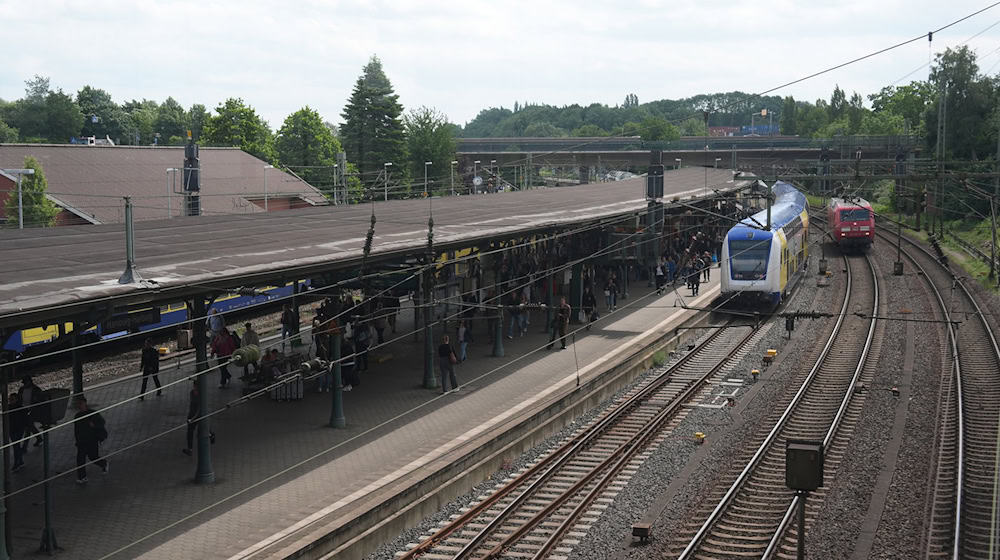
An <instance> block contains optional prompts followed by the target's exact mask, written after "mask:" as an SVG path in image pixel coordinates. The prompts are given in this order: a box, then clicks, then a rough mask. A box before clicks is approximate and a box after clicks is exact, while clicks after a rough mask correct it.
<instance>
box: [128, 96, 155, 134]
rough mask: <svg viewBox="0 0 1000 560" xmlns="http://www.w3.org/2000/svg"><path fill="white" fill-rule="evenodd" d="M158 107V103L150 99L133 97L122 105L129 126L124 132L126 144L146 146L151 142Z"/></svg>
mask: <svg viewBox="0 0 1000 560" xmlns="http://www.w3.org/2000/svg"><path fill="white" fill-rule="evenodd" d="M158 109H159V105H158V104H157V103H156V101H153V100H151V99H143V100H142V101H137V100H135V99H133V100H131V101H127V102H125V103H124V104H123V105H122V110H123V111H125V113H126V114H127V115H128V118H129V128H128V129H127V130H126V132H125V137H126V138H127V139H128V140H127V142H126V143H127V144H136V145H139V146H148V145H150V144H152V143H153V138H154V136H153V135H154V134H155V132H156V130H155V129H156V115H157V113H158V111H157V110H158Z"/></svg>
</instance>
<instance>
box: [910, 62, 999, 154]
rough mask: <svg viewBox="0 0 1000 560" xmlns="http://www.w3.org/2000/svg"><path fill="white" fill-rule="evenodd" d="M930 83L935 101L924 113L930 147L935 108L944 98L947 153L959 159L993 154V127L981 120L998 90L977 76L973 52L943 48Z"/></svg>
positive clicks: (934, 129) (934, 132)
mask: <svg viewBox="0 0 1000 560" xmlns="http://www.w3.org/2000/svg"><path fill="white" fill-rule="evenodd" d="M931 83H932V84H933V86H934V95H935V99H934V101H933V103H932V104H931V105H930V106H929V107H928V109H927V112H926V113H925V115H926V116H925V119H926V123H927V141H928V146H929V148H931V149H933V148H934V147H935V146H936V144H937V141H938V138H937V137H938V134H937V124H938V105H939V103H940V100H941V99H942V98H944V99H945V100H946V101H945V105H944V110H945V115H946V116H945V127H946V129H947V130H946V137H945V140H946V142H945V146H946V150H947V152H948V153H949V154H951V155H952V156H954V157H957V158H962V159H965V158H969V159H979V158H981V157H983V156H985V155H987V154H992V153H993V152H994V151H995V150H996V135H995V131H994V126H993V124H992V123H990V122H989V120H988V119H986V118H984V117H985V116H986V115H989V114H991V113H992V112H993V108H994V107H995V106H996V101H995V99H996V94H997V87H996V84H995V81H994V80H991V79H988V78H983V77H981V76H980V75H979V65H978V64H977V63H976V54H975V52H974V51H972V50H970V49H969V48H968V47H966V46H962V47H959V48H958V49H954V50H952V49H945V52H943V53H940V54H938V55H937V57H936V60H935V63H934V66H933V67H932V69H931ZM991 138H992V140H991ZM932 153H933V152H932Z"/></svg>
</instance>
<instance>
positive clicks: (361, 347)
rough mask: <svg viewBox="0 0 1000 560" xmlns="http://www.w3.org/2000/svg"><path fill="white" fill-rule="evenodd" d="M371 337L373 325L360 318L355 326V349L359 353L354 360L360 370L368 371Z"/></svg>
mask: <svg viewBox="0 0 1000 560" xmlns="http://www.w3.org/2000/svg"><path fill="white" fill-rule="evenodd" d="M371 339H372V333H371V325H369V324H368V322H367V321H365V320H359V321H358V322H357V323H356V324H355V327H354V351H355V352H357V354H358V355H357V359H355V360H354V361H355V363H356V366H355V367H356V368H357V370H358V372H363V371H368V347H369V345H370V344H371Z"/></svg>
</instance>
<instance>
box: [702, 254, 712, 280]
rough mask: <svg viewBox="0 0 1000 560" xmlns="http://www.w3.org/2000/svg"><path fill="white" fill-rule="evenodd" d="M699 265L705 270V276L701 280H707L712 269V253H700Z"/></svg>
mask: <svg viewBox="0 0 1000 560" xmlns="http://www.w3.org/2000/svg"><path fill="white" fill-rule="evenodd" d="M701 265H702V270H704V271H705V277H704V278H702V280H703V281H705V282H708V281H709V279H710V274H709V273H710V272H711V270H712V254H711V253H709V252H708V251H705V252H704V253H703V254H702V255H701Z"/></svg>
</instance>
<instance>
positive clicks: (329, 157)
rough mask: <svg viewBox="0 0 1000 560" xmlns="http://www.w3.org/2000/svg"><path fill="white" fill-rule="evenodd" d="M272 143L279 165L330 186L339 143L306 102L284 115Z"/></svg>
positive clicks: (308, 179)
mask: <svg viewBox="0 0 1000 560" xmlns="http://www.w3.org/2000/svg"><path fill="white" fill-rule="evenodd" d="M274 144H275V148H276V149H277V152H278V161H280V162H281V164H282V165H284V166H287V167H289V168H291V170H292V171H294V172H295V174H296V175H298V176H299V177H301V178H302V179H303V180H304V181H306V182H307V183H309V184H311V185H313V186H315V187H320V186H326V187H329V188H332V187H333V185H334V179H335V177H336V174H335V172H334V169H333V166H334V164H336V163H337V154H338V153H339V152H340V151H341V147H340V142H338V141H337V139H336V138H334V137H333V134H332V133H331V132H330V129H329V128H327V127H326V126H325V125H324V124H323V119H321V118H320V116H319V113H317V112H316V111H314V110H313V109H310V108H309V106H306V107H303V108H301V109H299V110H298V111H296V112H294V113H292V114H291V115H288V117H286V118H285V122H284V123H283V124H282V125H281V128H280V129H279V130H278V134H277V137H276V138H275V142H274ZM324 190H327V189H324ZM331 192H332V191H331Z"/></svg>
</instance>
